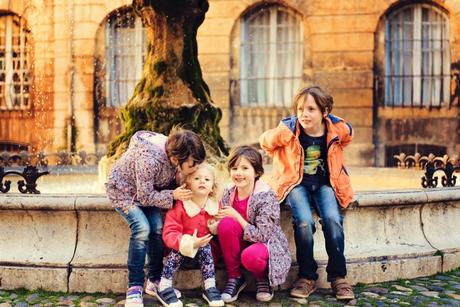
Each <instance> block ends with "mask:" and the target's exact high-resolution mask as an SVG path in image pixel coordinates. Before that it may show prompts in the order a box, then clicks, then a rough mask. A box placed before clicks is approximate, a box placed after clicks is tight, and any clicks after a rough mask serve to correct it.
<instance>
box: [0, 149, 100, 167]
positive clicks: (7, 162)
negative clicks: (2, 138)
mask: <svg viewBox="0 0 460 307" xmlns="http://www.w3.org/2000/svg"><path fill="white" fill-rule="evenodd" d="M103 156H104V154H102V153H87V152H86V151H84V150H82V151H80V152H78V153H77V152H68V151H60V152H57V153H45V152H43V151H40V152H38V153H29V152H27V151H24V150H23V151H20V152H16V153H11V152H8V151H4V152H2V153H0V166H3V167H12V166H28V165H34V166H36V167H45V168H46V167H48V166H50V165H56V166H88V165H97V163H98V162H99V160H100V159H101V158H102V157H103Z"/></svg>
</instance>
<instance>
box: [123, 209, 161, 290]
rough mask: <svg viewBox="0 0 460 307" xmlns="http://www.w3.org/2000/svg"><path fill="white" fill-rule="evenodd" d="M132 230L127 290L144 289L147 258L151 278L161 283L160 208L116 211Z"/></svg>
mask: <svg viewBox="0 0 460 307" xmlns="http://www.w3.org/2000/svg"><path fill="white" fill-rule="evenodd" d="M115 210H116V211H117V212H118V213H119V214H120V215H121V216H122V217H123V218H124V219H125V221H126V222H127V223H128V225H129V228H130V229H131V236H130V238H129V247H128V287H133V286H142V287H143V286H144V279H145V273H144V265H145V255H147V258H148V261H149V265H148V267H149V270H148V278H149V279H150V281H152V282H153V281H156V280H160V277H161V271H162V269H163V249H164V245H163V240H162V229H163V218H162V216H161V210H160V209H159V208H157V207H142V206H137V205H132V206H129V207H127V208H125V209H122V208H116V209H115Z"/></svg>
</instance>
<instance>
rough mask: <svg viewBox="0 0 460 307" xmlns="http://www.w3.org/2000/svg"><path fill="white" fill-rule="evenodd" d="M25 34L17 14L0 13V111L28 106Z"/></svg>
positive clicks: (27, 37) (23, 108)
mask: <svg viewBox="0 0 460 307" xmlns="http://www.w3.org/2000/svg"><path fill="white" fill-rule="evenodd" d="M29 33H30V31H29V30H28V29H27V27H26V25H25V22H24V20H23V19H22V18H21V17H19V16H17V15H14V14H8V15H3V16H0V110H27V109H29V108H30V99H29V90H30V72H29V65H30V62H29V50H28V48H29Z"/></svg>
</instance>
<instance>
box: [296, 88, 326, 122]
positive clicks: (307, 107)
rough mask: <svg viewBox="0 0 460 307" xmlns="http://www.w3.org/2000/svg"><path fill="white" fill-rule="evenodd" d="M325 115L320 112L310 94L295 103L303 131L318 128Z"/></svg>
mask: <svg viewBox="0 0 460 307" xmlns="http://www.w3.org/2000/svg"><path fill="white" fill-rule="evenodd" d="M325 115H326V114H323V113H321V110H320V108H319V107H318V105H317V104H316V102H315V99H314V98H313V96H311V95H307V98H306V99H305V98H304V99H303V101H300V102H299V104H298V105H297V118H298V119H299V123H300V125H301V126H302V128H303V129H304V130H305V131H315V130H317V129H320V128H321V126H322V121H323V118H324V116H325Z"/></svg>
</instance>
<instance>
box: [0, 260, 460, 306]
mask: <svg viewBox="0 0 460 307" xmlns="http://www.w3.org/2000/svg"><path fill="white" fill-rule="evenodd" d="M354 290H355V294H356V299H355V300H352V301H349V302H338V301H337V300H336V299H335V298H334V297H333V296H332V293H331V292H330V290H319V291H318V292H316V293H315V294H313V295H311V296H310V297H309V298H308V299H293V298H289V296H288V293H287V292H277V293H276V295H275V298H274V299H273V301H272V302H270V303H265V304H260V303H257V302H256V300H255V299H254V295H253V294H251V293H248V294H246V293H244V294H243V295H242V296H240V299H239V300H238V302H236V303H232V304H228V305H227V306H229V307H232V306H241V307H242V306H261V307H262V306H266V307H280V306H293V307H294V306H366V307H367V306H378V307H381V306H428V307H435V306H460V269H457V270H455V271H452V272H449V273H446V274H439V275H435V276H431V277H423V278H417V279H413V280H397V281H393V282H387V283H379V284H372V285H362V284H358V285H356V286H355V287H354ZM183 295H184V296H185V297H188V298H187V299H184V300H183V302H184V306H186V307H198V306H207V305H206V304H205V302H204V301H203V300H202V299H200V298H198V296H199V295H200V294H199V293H197V292H188V293H187V292H185V293H183ZM123 300H124V296H123V295H115V294H104V293H97V294H87V293H73V294H67V293H57V292H46V291H25V290H0V307H26V306H35V307H40V306H82V307H84V306H122V305H123ZM144 303H145V306H160V305H159V304H158V302H157V301H156V299H154V298H152V297H150V296H148V295H146V296H145V298H144Z"/></svg>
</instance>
